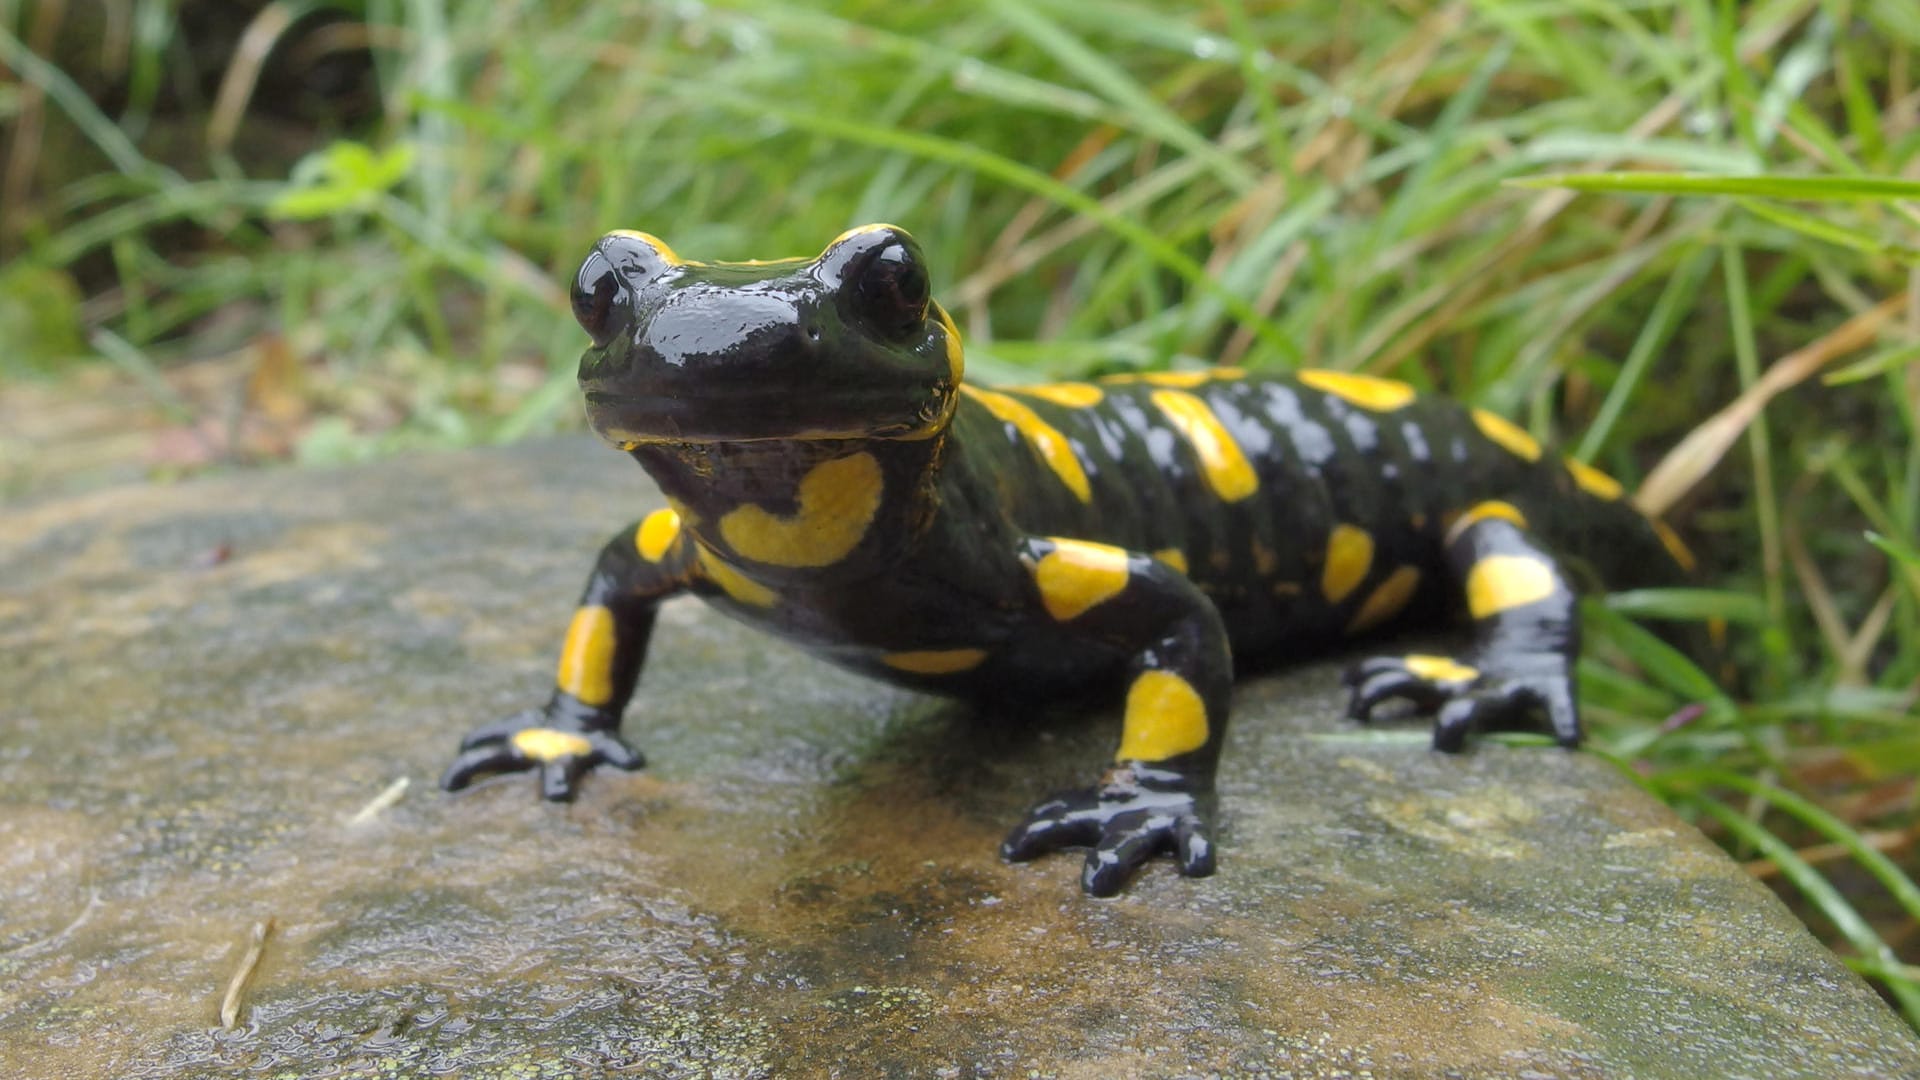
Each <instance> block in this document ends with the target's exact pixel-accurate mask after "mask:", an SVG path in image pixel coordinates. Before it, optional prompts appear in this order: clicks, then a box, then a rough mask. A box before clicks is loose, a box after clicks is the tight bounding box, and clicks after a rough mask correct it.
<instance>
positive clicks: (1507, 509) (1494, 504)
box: [1446, 499, 1527, 544]
mask: <svg viewBox="0 0 1920 1080" xmlns="http://www.w3.org/2000/svg"><path fill="white" fill-rule="evenodd" d="M1489 518H1499V519H1500V520H1502V521H1511V522H1513V523H1514V524H1515V525H1518V526H1520V527H1521V528H1523V529H1524V528H1526V527H1527V516H1526V515H1525V514H1522V513H1521V512H1520V511H1519V509H1518V508H1516V507H1515V506H1514V505H1513V504H1512V503H1509V502H1501V501H1500V500H1499V499H1488V500H1487V501H1486V502H1479V503H1474V504H1473V505H1472V506H1471V507H1468V508H1467V512H1466V513H1464V514H1461V515H1460V516H1459V517H1458V518H1455V519H1454V522H1453V524H1452V525H1449V526H1447V538H1446V542H1447V543H1448V544H1451V543H1453V542H1454V541H1455V540H1458V539H1459V538H1460V534H1461V533H1464V532H1466V531H1467V529H1468V528H1469V527H1470V526H1472V525H1473V524H1474V523H1476V522H1481V521H1486V520H1488V519H1489Z"/></svg>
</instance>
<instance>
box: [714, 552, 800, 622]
mask: <svg viewBox="0 0 1920 1080" xmlns="http://www.w3.org/2000/svg"><path fill="white" fill-rule="evenodd" d="M700 572H701V574H702V575H703V576H705V577H706V579H707V580H708V581H711V582H713V583H714V584H715V585H718V586H720V591H721V592H723V593H726V594H727V595H728V596H730V597H732V598H733V599H734V600H735V601H736V602H738V603H742V604H745V605H747V606H748V607H763V608H764V607H772V606H773V603H774V601H775V600H778V599H779V598H780V596H779V594H778V593H776V592H774V591H773V590H772V589H769V588H767V587H766V586H765V585H762V584H760V583H759V582H757V581H754V580H753V579H751V578H749V577H747V576H746V575H745V574H742V573H741V572H740V571H738V570H735V569H734V568H733V567H732V566H729V565H728V564H727V562H726V560H724V559H722V558H720V556H718V555H715V554H714V553H713V551H712V550H711V549H709V548H706V547H702V548H701V549H700Z"/></svg>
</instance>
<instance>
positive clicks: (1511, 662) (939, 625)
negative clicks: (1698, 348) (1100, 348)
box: [442, 225, 1686, 896]
mask: <svg viewBox="0 0 1920 1080" xmlns="http://www.w3.org/2000/svg"><path fill="white" fill-rule="evenodd" d="M573 310H574V314H575V316H576V317H577V318H578V320H579V322H580V325H581V326H582V327H584V328H585V329H586V331H587V333H588V334H589V335H590V336H591V337H592V339H593V345H592V347H591V348H589V349H588V350H587V351H586V354H585V355H584V357H583V358H582V359H581V362H580V385H581V387H582V388H583V390H584V391H585V393H586V403H587V415H588V417H589V419H590V421H591V423H592V425H593V427H594V429H595V430H596V431H597V432H598V433H599V434H600V435H601V436H602V437H603V438H605V439H606V440H608V441H610V442H612V443H614V444H616V445H618V446H619V447H620V448H621V449H622V450H625V451H626V452H627V453H629V454H631V455H632V456H633V457H634V459H635V460H637V461H638V462H639V463H640V464H641V465H642V466H643V467H644V468H645V469H646V471H647V472H648V473H649V474H650V475H651V476H652V477H653V478H654V480H655V481H657V482H658V483H659V485H660V487H661V488H662V489H663V490H664V491H665V493H666V496H667V500H668V506H669V508H668V509H663V510H658V511H655V512H654V513H652V514H649V515H648V516H647V517H646V518H644V519H643V520H641V521H638V522H636V523H634V524H633V525H632V526H630V527H628V528H627V529H625V530H623V531H622V532H620V533H619V534H618V535H616V536H615V537H614V538H613V539H612V540H611V541H610V542H608V544H607V546H606V548H605V549H604V550H603V551H602V552H601V553H600V557H599V561H598V562H597V563H596V564H595V565H594V568H593V573H592V576H591V577H590V578H589V579H588V581H587V587H586V592H585V595H583V596H582V597H581V599H580V604H579V607H578V608H577V609H576V610H575V611H574V613H573V621H572V624H571V625H570V626H569V627H568V628H567V633H566V640H565V643H564V644H563V645H562V647H561V650H560V664H559V673H558V676H557V678H556V686H555V688H554V691H553V696H552V697H551V699H549V700H548V702H547V703H546V705H545V706H544V707H541V708H538V709H532V710H528V711H527V712H524V713H521V714H520V715H517V716H514V717H511V718H509V719H507V720H505V721H502V722H499V723H495V724H490V725H487V726H484V727H481V728H480V729H478V730H476V731H475V732H473V733H472V734H471V735H469V736H468V737H467V739H466V740H465V742H464V743H463V744H462V752H461V753H460V755H459V757H458V758H457V759H456V760H455V761H454V762H453V764H452V766H451V767H450V768H449V769H448V770H447V773H446V776H445V778H444V779H443V781H442V783H443V785H444V786H445V787H446V788H448V789H457V788H461V787H464V786H465V785H466V784H467V783H468V782H469V781H470V780H471V779H472V778H474V777H475V776H476V775H479V774H481V773H487V772H497V771H502V770H516V769H528V768H536V767H537V768H538V769H539V770H540V773H541V781H542V788H543V790H544V792H545V794H546V796H547V797H548V798H551V799H565V798H569V797H570V796H571V795H572V794H573V792H574V788H575V785H576V784H577V783H578V781H579V778H580V776H581V775H582V773H583V772H585V771H586V770H587V769H589V768H591V767H593V766H594V765H596V764H600V763H606V764H610V765H614V766H617V767H619V768H623V769H634V768H638V767H640V765H641V764H643V760H644V759H643V758H642V756H641V754H640V752H639V751H637V750H635V749H634V748H633V747H632V746H630V745H628V743H626V742H625V741H624V740H623V739H622V738H621V736H620V734H619V732H620V718H621V713H622V711H623V710H624V709H625V707H626V705H627V701H628V699H629V698H630V697H632V695H633V691H634V685H635V683H636V681H637V680H638V678H639V676H640V669H641V664H642V662H643V661H644V659H645V657H646V652H647V642H648V639H649V637H650V635H651V633H652V630H653V626H654V616H655V612H656V611H657V610H658V608H659V605H660V603H661V601H663V600H666V599H667V598H669V597H671V596H674V595H677V594H680V593H689V592H690V593H693V594H695V595H697V596H700V597H702V598H703V599H705V600H706V601H707V602H709V603H711V604H713V605H714V606H715V607H717V608H719V609H720V610H721V611H723V612H725V613H727V614H728V615H731V616H734V617H735V618H738V619H741V620H743V621H745V622H748V623H751V624H753V625H755V626H758V627H762V628H764V629H766V630H769V631H772V632H773V633H776V634H779V635H781V636H783V637H786V638H788V639H790V640H792V641H795V642H797V643H799V644H800V645H802V646H804V647H806V648H808V649H810V650H812V651H813V652H815V653H817V654H818V655H820V656H822V657H824V658H826V659H828V660H831V661H833V662H834V663H837V664H841V665H843V666H846V667H849V668H853V669H855V670H857V671H861V672H865V673H867V674H869V675H873V676H877V677H879V678H884V679H887V680H889V681H892V682H895V683H901V684H904V685H906V686H911V687H915V688H917V689H920V690H926V691H931V692H934V693H940V694H951V695H957V696H962V697H972V698H976V699H980V700H984V701H992V700H996V699H997V700H1005V699H1007V698H1008V697H1010V696H1011V697H1016V698H1020V699H1033V700H1044V699H1047V698H1053V697H1060V696H1081V695H1084V694H1087V693H1088V692H1094V693H1100V692H1111V693H1112V694H1113V696H1114V699H1115V700H1116V701H1118V702H1123V705H1122V708H1123V710H1124V711H1123V720H1122V727H1121V734H1120V744H1119V747H1118V749H1117V750H1116V751H1115V753H1114V760H1113V763H1112V764H1111V765H1110V766H1109V767H1108V768H1107V769H1106V770H1105V772H1104V773H1102V774H1101V775H1100V778H1099V780H1098V781H1097V782H1096V783H1094V784H1093V785H1091V786H1089V787H1086V788H1083V789H1079V790H1075V791H1069V792H1065V793H1062V794H1059V795H1057V796H1055V797H1053V798H1051V799H1048V800H1046V801H1045V802H1042V803H1040V804H1039V805H1038V806H1035V807H1034V808H1033V809H1032V811H1030V812H1029V813H1028V814H1027V816H1026V819H1025V820H1024V821H1022V822H1021V823H1020V824H1019V825H1018V826H1017V827H1016V828H1015V829H1014V830H1013V832H1012V834H1011V835H1010V836H1009V837H1008V838H1007V840H1006V842H1005V844H1004V845H1003V847H1002V853H1003V854H1004V855H1005V856H1006V857H1007V858H1010V859H1027V858H1031V857H1033V856H1035V855H1038V854H1040V853H1042V852H1046V851H1049V850H1052V849H1055V848H1060V847H1065V846H1086V847H1088V848H1090V849H1091V850H1090V851H1089V853H1088V855H1087V858H1086V865H1085V870H1084V873H1083V874H1082V878H1081V882H1082V885H1083V887H1084V888H1085V889H1086V891H1087V892H1089V893H1092V894H1095V895H1102V896H1104V895H1110V894H1112V893H1114V892H1116V891H1117V890H1118V889H1119V888H1120V887H1121V886H1122V885H1123V884H1124V883H1125V881H1126V879H1127V878H1128V876H1129V875H1130V874H1131V873H1132V872H1133V871H1134V870H1135V869H1136V868H1138V867H1139V866H1140V865H1141V864H1142V863H1144V862H1145V861H1146V860H1147V859H1149V858H1150V857H1152V856H1154V855H1155V854H1157V853H1161V852H1171V853H1172V854H1173V856H1174V859H1175V860H1176V862H1177V865H1178V867H1179V870H1180V872H1181V873H1183V874H1187V875H1194V876H1198V875H1204V874H1208V873H1211V872H1212V870H1213V866H1214V850H1213V843H1212V840H1211V837H1210V825H1209V822H1210V818H1211V816H1212V813H1213V806H1212V803H1213V789H1214V770H1215V765H1216V763H1217V761H1218V759H1219V756H1220V744H1221V741H1222V737H1223V736H1224V734H1225V732H1226V728H1227V710H1228V698H1229V694H1230V690H1231V684H1232V681H1233V675H1234V669H1235V667H1236V664H1237V665H1238V666H1240V667H1241V668H1242V669H1245V668H1247V667H1252V666H1257V665H1260V664H1263V663H1271V662H1273V661H1274V660H1276V659H1282V658H1286V657H1291V656H1298V655H1301V654H1305V653H1311V652H1320V651H1325V650H1326V649H1327V648H1328V647H1329V646H1330V645H1331V644H1333V643H1336V642H1338V641H1340V640H1342V639H1343V638H1347V637H1350V636H1352V635H1356V634H1361V633H1364V632H1367V631H1370V630H1373V629H1374V628H1376V627H1382V626H1385V625H1387V624H1389V623H1397V622H1401V621H1403V620H1413V619H1416V618H1428V619H1431V618H1433V617H1435V616H1439V615H1443V614H1444V613H1447V612H1451V611H1456V610H1459V609H1462V608H1464V609H1465V612H1466V614H1467V615H1468V616H1469V617H1470V618H1471V620H1472V623H1473V629H1474V635H1475V636H1474V641H1473V644H1472V646H1471V648H1469V649H1468V650H1467V651H1466V652H1465V653H1464V654H1463V655H1461V656H1457V657H1448V656H1435V655H1418V654H1416V655H1406V656H1383V657H1378V658H1375V659H1371V660H1367V661H1365V662H1364V663H1361V664H1359V665H1357V666H1356V667H1355V668H1354V669H1353V670H1352V672H1351V673H1350V676H1349V682H1350V684H1351V686H1352V705H1351V709H1350V712H1351V714H1352V715H1353V716H1354V717H1355V718H1359V719H1365V718H1367V717H1368V716H1369V714H1370V713H1371V712H1372V711H1373V710H1374V709H1375V707H1376V706H1379V705H1380V704H1381V703H1383V702H1386V701H1388V700H1390V699H1402V700H1404V701H1408V702H1411V703H1412V704H1413V705H1414V706H1416V707H1418V708H1420V709H1423V710H1426V711H1430V712H1432V713H1434V714H1435V716H1436V725H1435V727H1434V735H1433V741H1434V745H1435V746H1436V747H1438V748H1440V749H1442V750H1457V749H1459V748H1460V746H1461V745H1462V743H1463V741H1464V739H1465V737H1466V735H1467V733H1468V732H1469V731H1470V730H1472V729H1475V728H1506V727H1515V726H1524V725H1526V724H1528V723H1535V724H1537V723H1539V722H1540V721H1544V723H1545V724H1546V726H1547V727H1548V728H1549V729H1550V730H1551V731H1552V733H1553V736H1554V737H1555V738H1556V739H1557V740H1558V741H1559V742H1560V743H1562V744H1564V745H1566V746H1573V745H1575V744H1577V743H1578V742H1579V741H1580V720H1579V713H1578V709H1577V707H1576V704H1575V701H1574V693H1573V686H1572V668H1573V663H1574V659H1575V654H1576V653H1577V651H1578V648H1579V633H1578V623H1577V619H1576V614H1575V610H1574V593H1573V590H1572V588H1571V586H1570V582H1569V578H1568V576H1567V574H1566V573H1565V572H1564V570H1563V567H1564V566H1569V565H1572V564H1573V562H1574V561H1578V562H1582V563H1585V564H1589V565H1591V566H1593V567H1596V568H1597V569H1598V570H1599V572H1600V574H1601V576H1602V577H1603V578H1604V579H1605V580H1607V581H1608V582H1610V583H1611V584H1614V585H1621V584H1635V583H1639V582H1643V581H1645V580H1646V579H1648V578H1650V577H1660V576H1662V575H1661V574H1660V573H1659V572H1658V571H1659V569H1661V568H1665V567H1672V566H1673V565H1674V564H1675V563H1676V561H1683V560H1684V559H1685V558H1686V556H1685V551H1684V549H1683V548H1681V547H1680V545H1679V543H1678V541H1677V540H1675V539H1674V538H1673V537H1672V535H1671V533H1669V532H1667V531H1666V530H1665V529H1664V527H1662V526H1661V525H1659V524H1658V523H1656V522H1652V521H1650V520H1648V519H1647V518H1644V517H1642V516H1641V515H1640V514H1638V513H1636V512H1635V511H1634V510H1633V509H1632V508H1631V507H1630V506H1629V505H1628V504H1627V502H1626V501H1625V499H1624V498H1623V497H1622V496H1623V492H1622V491H1621V486H1620V484H1618V483H1617V482H1615V481H1614V480H1612V479H1611V478H1609V477H1607V476H1606V475H1604V474H1602V473H1600V472H1597V471H1595V470H1594V469H1592V468H1589V467H1587V466H1585V465H1581V464H1578V463H1575V462H1571V461H1565V460H1562V459H1560V458H1558V457H1557V456H1554V455H1552V454H1549V453H1547V452H1546V451H1545V450H1543V448H1542V447H1541V446H1540V445H1539V444H1538V443H1537V442H1536V441H1535V440H1534V439H1533V438H1531V437H1529V436H1528V435H1527V433H1526V432H1524V431H1522V430H1521V429H1520V428H1518V427H1516V426H1514V425H1513V424H1511V423H1509V422H1507V421H1506V420H1503V419H1501V418H1500V417H1498V416H1495V415H1493V414H1491V413H1488V412H1484V411H1480V410H1469V409H1463V408H1461V407H1459V406H1458V405H1455V404H1452V403H1449V402H1446V401H1441V400H1436V399H1433V398H1427V397H1422V396H1420V395H1419V394H1417V393H1416V392H1415V391H1414V389H1413V388H1412V387H1411V386H1409V385H1407V384H1405V383H1401V382H1396V381H1393V380H1389V379H1382V378H1372V377H1367V376H1362V375H1354V374H1345V373H1341V372H1335V371H1300V372H1295V373H1293V374H1289V375H1279V374H1274V375H1268V374H1248V373H1245V372H1241V371H1238V370H1230V369H1225V368H1217V369H1213V370H1209V371H1193V372H1169V373H1162V374H1146V375H1137V376H1134V375H1129V376H1120V377H1111V378H1105V379H1101V380H1098V381H1093V382H1060V383H1050V384H1047V385H1041V386H1023V387H1006V388H1001V389H997V390H989V389H983V388H979V387H974V386H969V385H967V384H966V383H964V382H963V380H962V377H961V375H962V366H963V364H962V349H961V342H960V334H959V332H958V331H957V330H956V329H955V328H954V324H953V320H952V319H950V318H949V317H948V316H947V313H946V312H945V311H944V310H942V309H941V307H940V305H939V304H937V303H935V302H934V301H933V300H931V299H930V297H929V290H928V277H927V271H926V268H925V262H924V260H923V258H922V255H921V252H920V249H919V247H918V245H917V244H916V243H915V242H914V240H913V239H912V238H911V237H909V236H908V235H907V234H906V233H905V232H903V231H902V230H900V229H898V228H895V227H893V226H889V225H871V226H866V227H864V228H858V229H853V230H851V231H849V232H847V233H845V234H843V235H841V236H840V237H839V238H838V239H836V240H834V241H833V242H832V243H831V244H829V245H827V248H826V250H825V251H823V252H822V253H821V254H820V256H819V257H818V258H814V259H787V260H781V261H777V262H753V263H698V262H691V261H687V260H684V259H682V258H680V257H679V256H677V255H675V254H674V252H673V250H672V249H671V248H669V247H668V246H667V245H666V244H664V243H661V242H660V241H659V240H657V239H655V238H654V237H652V236H648V235H646V234H644V233H638V232H616V233H613V234H611V235H609V236H607V237H605V238H604V239H602V240H601V241H600V242H599V243H598V244H597V245H596V246H595V248H594V250H593V252H592V254H590V255H588V256H587V258H586V261H585V262H584V264H582V266H581V267H580V271H579V274H578V276H577V279H576V281H575V282H574V286H573Z"/></svg>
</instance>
